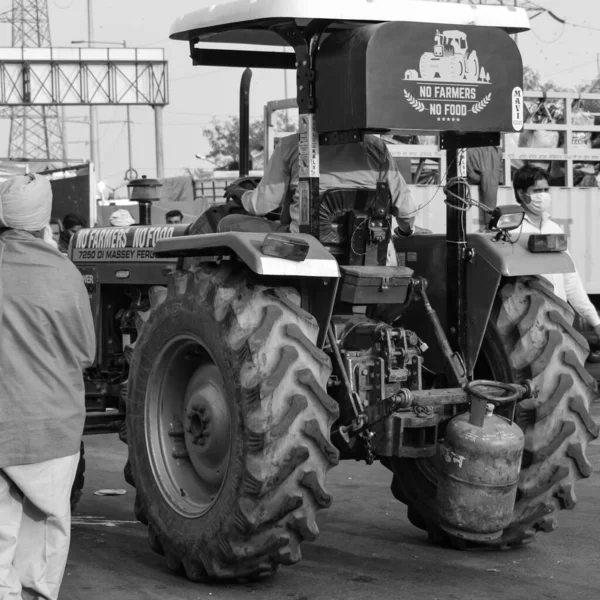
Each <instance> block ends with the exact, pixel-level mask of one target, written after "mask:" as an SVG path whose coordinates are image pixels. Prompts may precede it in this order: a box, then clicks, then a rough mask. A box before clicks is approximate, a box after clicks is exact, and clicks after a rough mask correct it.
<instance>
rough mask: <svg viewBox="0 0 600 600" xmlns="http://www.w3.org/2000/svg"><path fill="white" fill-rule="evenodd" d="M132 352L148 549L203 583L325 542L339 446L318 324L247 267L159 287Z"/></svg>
mask: <svg viewBox="0 0 600 600" xmlns="http://www.w3.org/2000/svg"><path fill="white" fill-rule="evenodd" d="M150 301H151V306H152V308H151V310H150V313H149V315H148V318H147V320H146V322H145V324H144V326H143V328H142V329H141V333H140V336H139V338H138V340H137V343H136V345H135V349H134V351H133V356H132V361H131V371H130V378H129V401H128V406H127V440H128V445H129V450H130V460H131V475H132V477H133V481H135V487H136V493H137V498H136V507H137V508H136V512H137V514H138V515H139V516H140V518H141V519H142V518H143V520H144V521H145V522H147V525H148V536H149V542H150V545H151V547H152V548H153V549H154V550H155V551H156V552H158V553H160V554H163V555H164V556H165V557H166V560H167V564H168V566H169V567H170V568H172V569H174V570H178V569H180V568H182V567H183V569H184V570H185V573H186V574H187V576H188V577H189V578H190V579H192V580H194V581H201V580H205V579H215V578H216V579H237V578H248V577H258V576H262V575H268V574H271V573H273V572H274V571H275V570H276V568H277V566H278V565H279V564H292V563H295V562H297V561H298V560H299V559H300V557H301V553H300V543H301V542H302V541H303V540H305V539H308V540H314V539H316V537H317V535H318V533H319V529H318V527H317V524H316V521H315V515H316V511H317V510H318V509H320V508H325V507H327V506H329V505H330V503H331V496H330V495H329V494H328V492H327V490H326V488H325V477H326V474H327V471H328V470H329V468H330V467H331V466H332V465H334V464H336V463H337V461H338V453H337V450H336V449H335V447H334V446H333V445H332V444H331V442H330V439H329V435H330V434H329V432H330V428H331V425H332V423H333V421H334V419H335V418H337V414H338V406H337V404H336V403H335V402H334V401H333V400H332V399H331V398H330V397H329V396H328V395H327V392H326V391H325V386H326V383H327V380H328V377H329V375H330V372H331V365H330V361H329V359H328V357H327V356H326V355H325V354H324V353H323V352H321V351H320V350H319V349H318V348H317V346H316V345H315V342H316V338H317V333H318V327H317V324H316V321H315V320H314V318H313V317H312V316H311V315H310V314H308V313H307V312H305V311H304V310H302V309H301V308H300V301H299V295H298V294H297V292H296V291H295V290H293V289H291V288H269V287H266V286H264V285H260V284H259V283H258V282H257V281H256V280H255V279H254V276H253V274H252V273H250V272H249V271H248V270H247V269H245V268H243V267H225V266H223V267H207V266H198V267H194V268H192V269H191V270H190V271H176V272H175V273H172V274H171V276H170V282H169V286H168V289H166V288H153V289H152V290H151V292H150Z"/></svg>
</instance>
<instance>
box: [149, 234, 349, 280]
mask: <svg viewBox="0 0 600 600" xmlns="http://www.w3.org/2000/svg"><path fill="white" fill-rule="evenodd" d="M266 235H267V234H265V233H240V232H237V231H236V232H232V231H231V232H227V233H209V234H201V235H188V236H184V237H182V238H171V239H163V240H160V241H159V242H157V244H156V247H155V248H154V254H155V256H156V257H158V258H166V257H188V256H227V255H230V256H231V255H235V256H237V257H238V258H239V259H240V260H241V261H242V262H243V263H245V264H246V265H248V267H249V268H250V269H251V270H252V271H254V272H255V273H257V274H258V275H276V276H298V277H328V278H336V279H337V278H339V276H340V269H339V267H338V263H337V261H336V260H335V258H334V257H333V256H332V255H331V254H330V253H329V252H328V250H327V249H326V248H325V246H323V245H322V244H321V243H320V242H319V241H318V240H316V239H315V238H314V237H312V236H311V235H306V234H300V233H294V234H278V235H283V236H287V235H289V237H290V238H299V239H302V240H304V241H306V242H308V245H309V250H308V255H307V257H306V258H305V259H304V260H303V261H298V262H297V261H293V260H286V259H284V258H277V257H274V256H266V255H265V254H263V253H262V251H261V247H262V243H263V241H264V239H265V236H266Z"/></svg>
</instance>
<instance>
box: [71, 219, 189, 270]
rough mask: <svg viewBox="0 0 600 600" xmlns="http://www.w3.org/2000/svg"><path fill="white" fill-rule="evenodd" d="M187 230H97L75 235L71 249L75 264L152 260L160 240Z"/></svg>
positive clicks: (175, 228) (173, 227)
mask: <svg viewBox="0 0 600 600" xmlns="http://www.w3.org/2000/svg"><path fill="white" fill-rule="evenodd" d="M186 229H187V227H186V226H173V225H166V226H165V225H163V226H157V227H154V226H151V225H149V226H138V227H98V228H96V229H82V230H81V231H79V232H77V234H76V237H75V240H74V242H73V248H72V252H73V255H72V260H73V261H74V262H88V261H90V262H95V261H107V262H108V261H134V262H137V261H141V260H142V261H143V260H154V246H155V245H156V242H158V241H159V240H165V239H168V238H172V237H178V236H181V235H183V234H184V233H185V231H186Z"/></svg>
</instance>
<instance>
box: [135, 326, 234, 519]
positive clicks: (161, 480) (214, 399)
mask: <svg viewBox="0 0 600 600" xmlns="http://www.w3.org/2000/svg"><path fill="white" fill-rule="evenodd" d="M147 389H148V397H147V402H146V423H147V425H146V436H147V440H148V450H149V454H150V459H151V461H152V465H153V467H152V468H153V470H154V473H155V478H156V481H157V483H158V485H159V487H160V488H161V491H162V493H163V496H164V497H165V498H166V499H167V500H168V501H169V503H170V504H171V506H172V507H173V508H174V509H175V510H176V511H178V512H179V513H180V514H182V515H184V516H186V517H197V516H200V515H202V514H204V513H206V512H207V511H208V510H209V509H210V507H211V506H212V505H213V503H214V502H215V500H216V498H217V497H218V495H219V491H220V490H221V487H222V485H223V482H224V481H225V477H226V474H227V469H228V464H229V456H230V446H231V440H232V432H231V430H232V428H233V427H234V425H233V421H232V415H231V413H230V408H229V404H228V394H227V390H226V387H225V382H224V381H223V376H222V375H221V372H220V370H219V368H218V367H217V365H216V364H215V363H214V362H213V360H212V357H211V356H210V354H209V353H208V352H207V351H206V350H205V348H204V347H203V346H202V345H201V344H199V343H198V341H197V340H196V339H194V338H193V337H191V336H180V337H175V338H173V339H172V340H171V342H170V343H169V344H166V345H165V346H164V347H163V348H162V349H161V352H160V354H159V356H157V357H156V359H155V362H154V367H153V372H152V376H151V379H150V381H149V384H148V388H147Z"/></svg>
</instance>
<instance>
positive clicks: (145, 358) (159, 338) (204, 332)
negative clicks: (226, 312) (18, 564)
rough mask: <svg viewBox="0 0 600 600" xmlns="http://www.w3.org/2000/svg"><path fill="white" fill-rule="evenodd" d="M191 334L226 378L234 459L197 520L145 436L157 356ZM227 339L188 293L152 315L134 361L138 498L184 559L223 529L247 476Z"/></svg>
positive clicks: (132, 422)
mask: <svg viewBox="0 0 600 600" xmlns="http://www.w3.org/2000/svg"><path fill="white" fill-rule="evenodd" d="M178 334H185V335H190V334H191V335H192V336H194V337H196V338H197V339H198V341H199V343H200V344H202V345H203V346H204V348H206V349H210V352H211V355H212V359H213V361H214V362H215V364H216V366H217V367H218V368H219V370H220V371H221V373H223V374H228V375H229V377H224V378H223V381H224V385H225V389H226V391H227V402H228V405H229V412H230V419H231V432H232V433H231V438H230V459H229V465H228V468H227V474H226V475H225V479H224V481H223V485H222V487H221V490H220V492H219V493H218V501H215V502H214V503H213V505H212V506H211V507H210V508H209V509H208V511H207V512H206V513H205V514H203V515H201V516H198V517H194V518H189V517H184V516H183V515H181V514H179V513H178V512H176V511H175V510H174V509H173V508H172V506H171V505H170V504H169V503H168V501H167V500H166V499H165V498H164V496H163V493H162V491H161V489H160V487H159V485H158V483H157V482H156V477H155V474H154V471H153V468H152V465H151V462H150V457H149V454H148V453H149V450H148V447H149V443H148V440H147V438H146V431H145V428H146V417H145V410H146V409H145V405H146V392H147V387H148V384H149V381H150V376H151V371H152V368H153V365H154V363H155V357H156V356H157V355H158V354H159V353H160V351H161V348H162V347H163V345H164V344H165V343H167V342H168V341H169V339H170V338H172V337H174V336H176V335H178ZM224 338H225V336H224V335H223V332H222V331H221V326H220V325H219V323H217V322H216V321H215V319H214V317H213V316H212V315H211V314H210V312H209V311H207V310H206V309H205V308H204V307H203V306H202V302H201V301H199V300H198V299H197V298H195V297H194V296H193V295H191V294H188V295H186V296H183V297H181V298H177V299H175V298H169V299H168V300H167V301H165V302H164V303H163V304H162V305H160V306H158V307H157V308H156V310H155V311H153V312H152V315H151V316H150V318H149V320H148V322H147V323H146V324H145V325H144V327H143V329H142V333H141V335H140V338H139V339H138V343H137V345H136V351H135V355H134V359H133V362H132V369H131V372H130V396H129V404H128V407H127V430H128V443H129V449H130V457H131V461H132V470H133V472H134V473H135V482H136V489H137V493H138V497H139V498H141V499H143V500H142V509H143V510H144V512H145V514H147V515H148V517H149V521H150V522H151V523H152V522H157V521H160V522H161V523H163V526H165V527H167V528H169V529H170V530H171V531H172V534H173V535H171V536H170V540H171V542H172V543H174V544H182V545H185V546H187V551H185V550H183V549H181V550H177V549H174V550H175V551H176V554H177V555H179V556H182V555H185V554H188V553H189V551H190V550H189V549H190V547H191V546H193V545H194V544H196V543H199V542H200V541H201V539H199V537H198V531H199V530H200V531H201V532H202V533H203V534H204V535H205V536H206V535H210V534H211V532H216V531H217V530H219V528H220V526H221V523H222V521H224V520H225V519H226V518H227V517H228V516H229V514H230V511H231V510H232V509H233V506H234V504H235V500H236V496H237V488H238V483H239V480H240V477H241V473H242V460H241V457H242V453H243V443H242V437H241V433H242V432H241V423H242V422H243V421H242V418H241V414H240V408H239V406H238V405H237V404H236V403H235V399H236V398H237V397H239V393H240V383H239V365H237V364H234V362H233V360H232V357H231V355H230V352H228V348H227V346H226V345H225V344H224V343H223V339H224Z"/></svg>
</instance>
